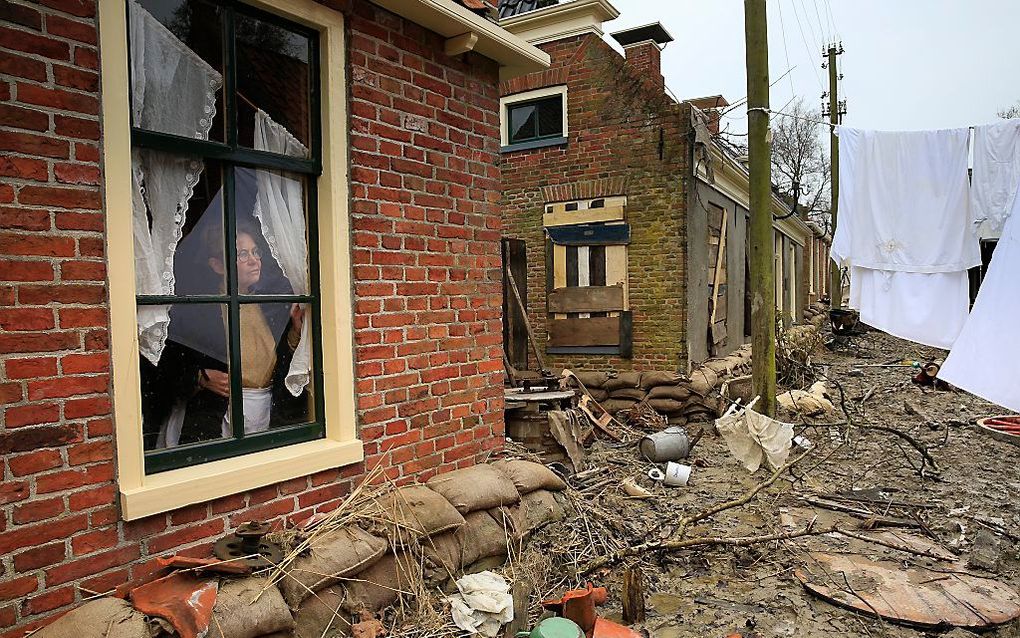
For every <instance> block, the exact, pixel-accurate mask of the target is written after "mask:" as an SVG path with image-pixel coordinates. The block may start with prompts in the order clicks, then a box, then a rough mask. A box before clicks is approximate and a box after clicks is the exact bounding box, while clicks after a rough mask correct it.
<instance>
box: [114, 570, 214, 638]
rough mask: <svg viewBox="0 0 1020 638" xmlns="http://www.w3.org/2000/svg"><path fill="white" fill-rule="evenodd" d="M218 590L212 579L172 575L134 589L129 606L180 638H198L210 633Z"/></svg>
mask: <svg viewBox="0 0 1020 638" xmlns="http://www.w3.org/2000/svg"><path fill="white" fill-rule="evenodd" d="M218 588H219V584H218V580H217V579H215V578H213V579H208V578H199V577H198V576H195V575H194V574H192V573H190V572H174V573H172V574H170V575H169V576H164V577H163V578H159V579H157V580H154V581H152V582H149V583H146V584H144V585H142V586H140V587H136V588H135V589H133V590H132V591H131V604H132V605H134V608H135V609H137V610H138V611H140V612H142V613H143V614H146V615H148V616H157V617H159V618H163V619H164V620H166V621H167V622H169V623H170V624H171V625H172V626H173V628H174V629H175V630H176V632H177V635H178V636H180V638H201V637H202V636H205V635H206V634H207V633H208V632H209V623H210V622H211V621H212V614H213V607H215V606H216V594H217V590H218Z"/></svg>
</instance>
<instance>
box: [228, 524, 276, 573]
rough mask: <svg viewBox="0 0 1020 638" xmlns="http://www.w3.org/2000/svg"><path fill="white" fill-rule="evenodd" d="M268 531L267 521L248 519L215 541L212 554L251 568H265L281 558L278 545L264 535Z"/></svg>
mask: <svg viewBox="0 0 1020 638" xmlns="http://www.w3.org/2000/svg"><path fill="white" fill-rule="evenodd" d="M269 531H270V525H269V523H259V522H258V521H250V522H248V523H245V524H243V525H241V526H240V527H238V528H237V529H235V530H234V533H233V534H228V535H226V536H224V537H223V538H221V539H220V540H218V541H216V544H215V545H213V554H215V555H216V557H217V558H219V559H221V560H236V561H239V562H243V563H245V564H247V565H248V566H249V567H251V568H252V569H265V568H267V567H272V566H273V565H276V564H277V563H279V562H280V561H281V560H283V550H282V549H281V548H280V546H279V545H277V544H276V543H274V542H272V541H268V540H266V539H265V538H264V537H265V535H266V534H268V533H269Z"/></svg>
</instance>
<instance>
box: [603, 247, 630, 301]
mask: <svg viewBox="0 0 1020 638" xmlns="http://www.w3.org/2000/svg"><path fill="white" fill-rule="evenodd" d="M606 285H607V286H615V285H621V286H623V307H624V308H625V309H626V308H630V287H629V285H628V283H627V247H626V246H606Z"/></svg>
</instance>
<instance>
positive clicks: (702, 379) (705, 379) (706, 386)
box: [691, 366, 719, 396]
mask: <svg viewBox="0 0 1020 638" xmlns="http://www.w3.org/2000/svg"><path fill="white" fill-rule="evenodd" d="M717 383H719V375H717V374H716V373H715V371H714V370H712V369H711V368H706V367H704V366H703V367H700V368H698V369H697V370H695V371H694V372H692V373H691V390H692V391H693V392H694V393H695V394H700V395H701V396H707V395H708V394H709V393H710V392H712V390H714V389H715V386H716V384H717Z"/></svg>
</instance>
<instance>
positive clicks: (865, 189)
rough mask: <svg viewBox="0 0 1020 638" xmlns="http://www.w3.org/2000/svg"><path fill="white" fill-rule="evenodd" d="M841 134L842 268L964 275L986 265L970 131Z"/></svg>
mask: <svg viewBox="0 0 1020 638" xmlns="http://www.w3.org/2000/svg"><path fill="white" fill-rule="evenodd" d="M836 133H837V135H838V136H839V149H840V166H839V179H840V191H839V224H838V225H837V227H836V233H835V236H834V237H833V241H832V249H831V252H832V256H833V259H835V260H836V262H837V263H839V264H840V265H841V266H859V267H862V268H871V269H874V270H894V271H899V272H928V273H931V272H958V271H962V270H966V269H968V268H970V267H972V266H976V265H978V264H980V263H981V253H980V249H979V243H978V240H977V235H976V234H975V232H974V230H975V229H974V228H973V223H972V221H973V219H972V217H971V214H970V197H969V185H968V181H967V160H968V156H969V139H970V132H969V131H968V129H965V128H962V129H946V130H939V131H909V132H890V131H865V130H861V129H855V128H849V127H845V126H838V127H836Z"/></svg>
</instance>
